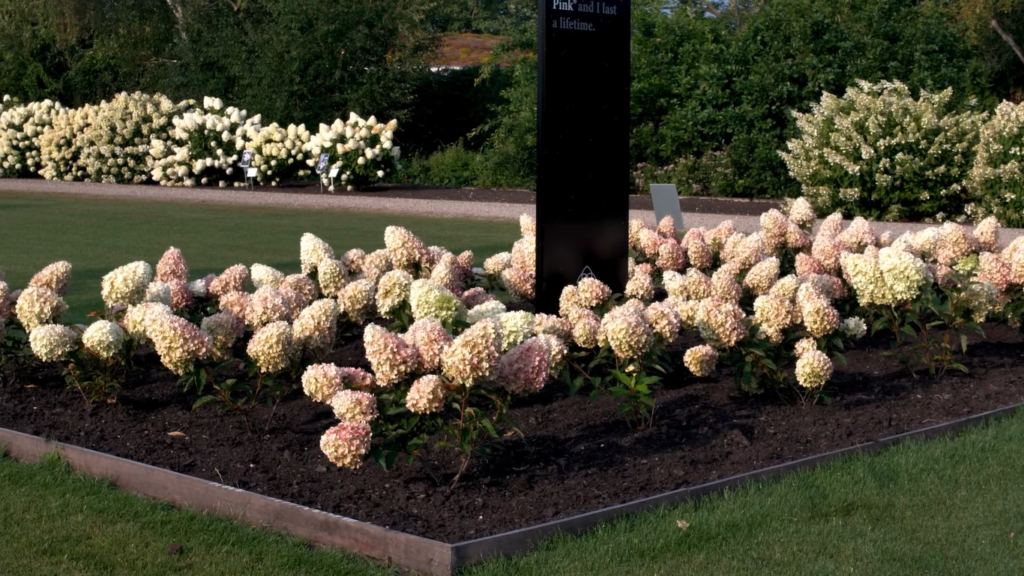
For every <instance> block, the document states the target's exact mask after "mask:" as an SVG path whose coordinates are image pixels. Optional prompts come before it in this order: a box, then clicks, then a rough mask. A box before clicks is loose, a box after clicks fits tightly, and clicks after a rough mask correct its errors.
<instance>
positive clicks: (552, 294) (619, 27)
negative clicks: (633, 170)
mask: <svg viewBox="0 0 1024 576" xmlns="http://www.w3.org/2000/svg"><path fill="white" fill-rule="evenodd" d="M538 1H539V2H540V10H539V16H538V19H539V27H540V30H539V73H540V79H539V83H538V84H539V86H538V89H539V97H538V142H537V309H538V310H539V311H543V312H557V310H558V297H559V295H560V294H561V292H562V288H564V287H565V286H566V285H568V284H574V283H575V282H576V281H577V279H578V278H579V277H580V276H581V275H583V274H584V272H585V271H587V272H590V273H592V274H593V275H594V276H595V277H597V279H599V280H601V281H602V282H605V283H606V284H608V285H609V286H610V287H611V288H612V290H614V291H616V292H621V291H622V290H623V289H624V288H625V285H626V280H627V277H626V274H627V273H626V259H627V257H628V234H629V229H628V226H629V225H628V220H629V195H628V194H629V192H628V191H629V105H630V102H629V85H630V66H629V60H630V0H538ZM588 269H589V270H588Z"/></svg>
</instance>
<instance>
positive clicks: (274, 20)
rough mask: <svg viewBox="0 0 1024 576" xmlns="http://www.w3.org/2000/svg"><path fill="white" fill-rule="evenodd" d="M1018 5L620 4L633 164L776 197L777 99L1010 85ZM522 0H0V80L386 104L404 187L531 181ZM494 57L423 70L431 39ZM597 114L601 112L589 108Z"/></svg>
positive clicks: (378, 109) (296, 117) (37, 90)
mask: <svg viewBox="0 0 1024 576" xmlns="http://www.w3.org/2000/svg"><path fill="white" fill-rule="evenodd" d="M1022 13H1024V0H856V1H851V0H839V1H836V0H773V1H770V2H769V1H767V0H742V1H738V0H732V1H730V2H725V1H718V0H707V1H696V0H675V1H673V0H634V2H633V28H634V36H633V71H634V72H633V103H632V117H633V137H632V142H631V150H632V154H633V158H632V163H633V166H632V167H623V169H624V170H625V169H629V168H635V167H636V166H637V165H642V164H646V165H648V166H649V167H657V168H660V169H661V171H660V172H659V173H658V174H659V177H660V178H662V179H665V180H669V181H675V182H677V183H678V184H680V185H681V187H682V188H683V189H684V191H689V190H690V188H691V187H692V186H693V185H697V186H696V190H695V192H697V193H714V194H719V195H727V196H785V195H793V194H795V193H796V192H797V190H798V186H797V184H796V182H795V181H793V180H792V179H791V178H790V177H789V176H788V174H787V173H786V170H785V166H784V164H783V163H782V161H781V159H780V158H779V156H778V154H777V151H778V150H780V149H783V148H784V145H785V140H786V139H787V138H790V137H793V136H794V135H795V130H794V123H793V120H792V117H791V115H790V111H791V110H801V111H806V110H808V109H809V107H810V103H812V102H815V101H817V100H818V99H819V98H820V96H821V92H822V91H823V90H825V91H830V92H833V93H836V94H842V93H843V92H844V90H845V88H846V87H847V86H849V85H851V84H852V83H853V81H854V80H855V79H864V80H869V81H878V80H882V79H898V80H901V81H903V82H905V83H906V84H907V85H908V86H909V87H910V88H911V89H912V90H914V91H915V92H916V91H917V90H920V89H928V90H940V89H943V88H946V87H952V88H953V89H954V94H955V98H957V101H958V103H964V102H966V101H967V99H968V98H970V97H977V98H978V99H979V101H980V103H981V104H982V106H985V107H988V108H991V107H992V106H994V104H995V103H997V102H998V101H1000V100H1002V99H1005V98H1009V99H1017V100H1019V99H1021V98H1024V63H1022V62H1020V60H1018V59H1017V58H1016V57H1015V55H1014V54H1013V52H1012V51H1011V50H1010V49H1009V47H1008V46H1007V45H1006V44H1005V43H1004V42H1003V41H1002V40H1001V39H1000V38H999V36H998V35H997V34H996V33H995V32H994V30H992V29H991V28H990V27H989V26H988V22H989V20H990V19H991V18H998V19H999V21H1000V22H1001V24H1002V26H1003V28H1004V29H1005V30H1006V31H1007V32H1008V33H1010V34H1011V35H1012V36H1014V37H1015V38H1016V39H1017V40H1018V43H1022V42H1024V18H1021V17H1020V14H1022ZM536 30H537V23H536V1H535V0H388V1H387V2H382V1H380V0H33V1H32V2H26V1H24V0H0V92H2V93H9V94H12V95H15V96H18V97H20V98H22V99H23V100H35V99H42V98H52V99H56V100H59V101H61V102H62V103H63V104H65V105H68V106H78V105H81V104H83V103H86V102H96V101H98V100H101V99H104V98H109V97H110V96H112V95H113V94H115V93H117V92H120V91H123V90H128V91H134V90H143V91H149V92H156V91H159V92H164V93H166V94H167V95H169V96H170V97H171V98H174V99H184V98H199V97H202V96H204V95H213V96H218V97H220V98H222V99H223V100H224V101H225V102H226V103H228V104H232V105H237V106H240V107H243V108H246V109H248V110H249V111H250V112H251V113H261V114H262V115H263V117H264V119H265V120H266V121H267V122H269V121H276V122H279V123H282V124H284V123H289V122H296V123H298V122H306V123H309V124H315V123H319V122H321V121H327V120H330V119H333V118H336V117H345V116H347V114H348V112H349V111H350V110H351V111H356V112H358V113H360V114H364V115H368V114H376V115H378V117H389V118H390V117H396V118H398V119H399V120H400V121H401V122H402V130H401V133H400V141H401V144H402V146H403V148H404V149H405V150H406V151H407V152H409V153H411V155H413V156H416V157H417V158H416V160H414V161H413V162H412V163H410V164H409V169H408V171H407V173H406V176H405V178H407V179H408V180H409V181H411V182H418V183H422V184H437V185H439V184H450V185H454V184H459V185H479V186H516V187H532V186H533V184H534V174H535V159H534V155H535V152H534V150H535V146H536V129H535V122H536V89H535V83H536V56H535V52H536V36H537V33H536ZM458 32H479V33H489V34H498V35H501V36H503V37H504V39H505V40H504V44H503V45H502V47H501V51H502V52H504V53H506V56H507V58H506V61H507V62H510V64H509V65H506V66H500V67H499V66H496V65H493V64H492V65H485V66H484V67H483V68H482V69H469V70H459V71H449V72H446V73H432V72H430V69H429V62H430V56H431V54H432V53H433V51H434V50H435V49H436V47H437V46H438V43H439V36H440V35H442V34H446V33H458ZM595 121H600V119H595Z"/></svg>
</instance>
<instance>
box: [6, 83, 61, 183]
mask: <svg viewBox="0 0 1024 576" xmlns="http://www.w3.org/2000/svg"><path fill="white" fill-rule="evenodd" d="M61 109H62V108H61V105H60V103H59V102H53V101H52V100H43V101H42V102H30V103H28V104H21V103H19V102H18V101H17V100H14V99H12V98H11V97H10V96H4V103H3V111H2V112H0V159H2V161H0V177H2V178H21V177H25V176H31V175H34V174H36V173H37V172H38V171H39V169H40V167H41V162H42V157H41V154H40V151H39V149H40V137H41V136H42V135H43V132H44V131H45V130H46V129H47V128H48V127H49V126H50V125H51V124H52V123H53V120H52V118H53V115H54V114H56V113H58V112H59V111H60V110H61Z"/></svg>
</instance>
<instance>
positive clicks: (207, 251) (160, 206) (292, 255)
mask: <svg viewBox="0 0 1024 576" xmlns="http://www.w3.org/2000/svg"><path fill="white" fill-rule="evenodd" d="M0 222H2V223H0V270H3V271H4V272H5V274H6V277H7V278H6V281H7V283H8V284H9V285H10V286H11V289H12V290H17V289H19V288H23V287H24V286H25V284H26V283H28V280H29V278H31V277H32V274H34V273H35V272H36V271H38V270H39V269H40V268H42V267H43V266H46V265H47V264H49V263H51V262H54V261H57V260H67V261H69V262H71V264H72V265H73V266H74V268H73V270H72V281H71V286H70V288H69V290H68V294H67V296H66V298H65V299H66V300H67V302H68V305H69V306H70V310H69V311H68V315H67V316H66V318H65V320H69V321H72V322H82V321H84V320H85V318H86V316H87V314H88V313H89V311H90V310H98V309H100V308H101V307H102V306H103V303H102V301H101V300H100V296H99V294H100V279H101V278H102V277H103V275H104V274H106V273H107V272H109V271H110V270H112V269H114V268H116V267H117V266H120V265H122V264H127V263H128V262H132V261H135V260H145V261H147V262H149V263H150V264H152V265H154V266H155V265H156V263H157V261H158V260H159V259H160V255H161V254H163V252H164V250H166V249H167V248H168V247H169V246H177V247H178V248H180V249H181V250H182V251H183V252H184V253H185V258H186V260H188V263H189V268H190V272H191V275H192V277H201V276H203V275H206V274H209V273H218V272H220V271H222V270H224V268H227V267H228V266H231V265H233V264H239V263H241V264H245V265H251V264H253V263H256V262H258V263H261V264H266V265H268V266H274V267H276V268H279V269H281V270H283V271H285V272H288V273H291V272H298V271H299V238H300V237H301V236H302V234H303V233H304V232H312V233H313V234H316V235H317V236H320V237H321V238H323V239H324V240H326V241H327V242H329V243H330V244H331V245H332V246H333V247H334V249H335V251H337V252H339V253H341V252H344V251H345V250H348V249H350V248H363V249H365V250H368V251H369V250H374V249H377V248H383V247H384V228H385V227H386V226H388V225H390V224H396V225H400V226H405V227H406V228H409V229H410V230H412V231H413V232H414V233H416V234H418V235H419V236H420V238H422V239H423V241H424V242H426V243H427V244H428V245H439V246H444V247H446V248H448V249H449V250H452V251H453V252H455V253H458V252H461V251H462V250H473V252H474V253H475V254H476V256H477V258H478V260H479V261H482V260H483V258H484V257H486V256H490V255H491V254H495V253H497V252H502V251H505V250H511V248H512V243H513V242H514V241H515V240H516V239H517V238H518V237H519V226H518V224H517V223H515V222H494V221H481V220H444V219H438V218H425V217H415V216H399V215H388V214H366V213H356V212H342V211H325V210H320V211H313V210H297V209H285V208H267V207H245V206H227V205H197V204H180V203H171V202H160V201H149V200H145V201H140V200H136V201H125V200H109V199H98V198H90V197H81V196H71V195H57V194H35V195H33V194H20V193H8V192H0Z"/></svg>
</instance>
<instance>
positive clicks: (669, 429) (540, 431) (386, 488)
mask: <svg viewBox="0 0 1024 576" xmlns="http://www.w3.org/2000/svg"><path fill="white" fill-rule="evenodd" d="M986 334H987V336H988V339H987V340H986V341H983V342H977V343H974V344H973V345H972V347H971V350H970V354H969V357H968V359H967V365H968V367H969V368H970V370H971V373H970V374H969V375H966V376H964V375H949V376H947V377H945V378H943V379H941V380H933V379H930V378H927V377H922V378H914V377H912V376H910V375H908V374H907V372H906V371H905V370H904V369H903V368H902V367H901V366H900V365H899V364H898V362H897V361H896V360H895V359H894V358H891V357H887V356H885V355H883V352H884V351H885V350H887V349H888V344H887V343H886V342H884V341H882V340H877V341H873V342H862V343H861V346H860V347H859V348H858V349H857V350H856V351H851V352H850V353H848V354H847V361H848V367H847V368H845V369H844V368H837V370H836V374H835V376H834V377H833V383H832V384H831V385H830V387H829V393H830V396H831V399H832V401H831V403H830V404H828V405H823V404H821V403H819V404H817V405H799V404H796V405H794V404H792V403H790V402H786V401H783V400H782V399H781V398H779V397H776V396H772V395H769V394H765V395H761V396H748V395H744V394H741V393H739V392H738V390H737V388H736V387H735V385H734V384H733V382H732V378H731V374H730V373H729V371H728V370H725V371H724V374H722V377H721V378H708V379H695V378H693V377H692V376H689V375H688V373H687V372H686V371H685V369H683V368H682V367H681V366H679V367H677V369H676V371H675V372H674V373H673V374H672V375H671V376H669V377H668V378H667V379H666V382H665V384H666V385H665V386H664V388H663V389H661V390H660V391H659V393H658V395H657V400H658V405H657V411H656V413H655V420H654V425H653V426H652V427H651V428H650V429H648V430H646V431H644V432H640V433H636V432H633V431H631V430H630V429H629V428H628V427H627V426H626V424H625V423H624V421H623V420H621V419H619V418H618V417H616V415H615V404H614V402H613V401H611V400H610V399H608V398H602V399H600V400H597V401H594V402H591V401H589V400H588V399H587V398H586V397H582V396H577V397H572V398H567V397H566V396H565V394H564V387H563V386H561V385H558V384H550V385H549V386H548V388H547V389H545V390H544V391H543V392H541V393H540V394H538V395H535V396H533V397H529V398H526V399H521V400H519V401H518V403H517V405H516V407H515V408H514V410H513V411H512V414H511V417H512V420H513V421H514V422H515V423H516V424H518V425H519V427H520V429H521V430H522V431H523V433H524V435H525V436H524V438H510V439H507V440H506V441H504V442H503V444H502V446H501V450H500V451H499V452H497V453H495V454H494V455H492V457H491V458H490V459H489V460H487V461H484V460H477V461H476V462H475V464H474V465H473V466H471V467H470V469H469V471H468V474H467V475H466V476H464V477H463V479H462V480H461V482H460V483H459V485H458V486H457V487H456V488H455V489H454V490H453V491H450V492H449V491H448V483H449V480H450V479H451V477H452V475H453V473H454V471H455V468H456V466H455V462H454V461H452V460H450V459H449V457H448V456H447V454H445V453H438V454H433V453H431V454H428V457H427V458H426V459H424V460H423V461H420V462H417V463H414V464H412V465H404V464H400V465H399V466H398V467H397V469H395V470H394V471H392V472H390V473H385V472H384V471H382V470H381V469H380V468H378V467H377V466H376V465H374V464H372V463H369V462H368V463H366V464H364V466H363V467H362V468H361V469H360V470H357V471H346V470H340V469H337V468H335V467H334V466H332V465H331V464H330V463H329V462H328V461H327V459H326V457H325V456H324V455H323V453H322V452H321V451H320V449H319V445H318V444H319V437H320V435H321V434H322V431H323V430H324V429H325V428H327V427H329V426H330V425H331V423H332V422H333V421H334V420H333V416H332V414H331V410H330V409H329V408H328V407H326V406H324V405H322V404H317V403H314V402H312V401H311V400H309V399H307V398H306V397H304V396H302V395H301V393H297V394H293V395H292V396H290V397H289V398H288V399H286V400H285V401H284V402H283V403H282V404H281V406H280V407H279V408H278V409H277V411H276V414H275V415H274V418H273V420H272V423H271V426H270V428H269V430H268V431H266V433H264V429H263V427H264V426H265V424H266V422H267V418H268V416H269V413H270V411H269V409H263V408H260V409H257V410H255V411H254V412H253V413H252V414H251V415H250V417H249V427H250V428H252V429H253V433H250V432H248V431H247V425H246V421H245V419H244V418H243V417H242V416H240V415H235V414H231V415H224V414H222V413H221V412H220V411H219V410H218V409H216V408H215V407H213V406H207V407H205V408H201V409H199V410H197V411H192V410H191V402H192V399H191V398H189V397H187V396H185V395H184V394H183V393H182V391H181V388H180V386H178V384H177V382H176V381H175V379H174V378H173V377H172V376H170V375H168V373H167V372H166V371H165V370H163V369H161V368H160V367H159V363H158V362H157V359H156V358H155V355H152V354H150V355H148V356H147V357H146V358H145V359H144V362H145V363H146V365H147V366H148V367H149V368H150V369H148V370H146V371H144V373H143V375H141V376H139V377H137V378H135V379H134V380H132V381H130V382H128V384H127V386H126V389H125V391H124V392H123V393H122V395H121V397H120V401H119V402H118V403H117V404H111V405H98V406H94V407H93V408H91V409H88V410H87V409H86V408H85V407H84V403H83V401H82V399H81V398H80V397H77V396H76V395H75V394H72V393H67V392H65V391H64V390H63V386H62V380H61V379H60V377H59V374H58V373H57V372H56V371H55V370H54V369H52V368H47V367H45V366H44V367H42V368H39V369H37V370H34V371H32V372H30V373H29V374H27V375H25V376H23V377H22V378H21V380H20V381H19V382H18V383H16V384H15V385H13V386H8V387H6V388H3V389H0V427H4V428H10V429H14V430H18V431H22V432H26V433H29V434H35V435H39V436H44V437H48V438H53V439H56V440H59V441H62V442H66V443H69V444H74V445H77V446H82V447H86V448H90V449H93V450H98V451H101V452H106V453H109V454H113V455H116V456H121V457H124V458H128V459H131V460H136V461H139V462H144V463H148V464H152V465H156V466H160V467H164V468H168V469H170V470H174V471H177V472H182V473H185V474H189V475H192V476H196V477H200V478H204V479H207V480H212V481H216V482H221V483H224V484H227V485H229V486H235V487H238V488H243V489H245V490H249V491H252V492H256V493H260V494H265V495H268V496H273V497H276V498H281V499H284V500H288V501H291V502H295V503H298V504H302V505H306V506H310V507H313V508H318V509H321V510H324V511H327V512H333V513H336V514H340V515H343V516H347V517H351V518H355V519H358V520H363V521H366V522H371V523H373V524H377V525H379V526H383V527H388V528H392V529H395V530H400V531H403V532H407V533H410V534H416V535H421V536H426V537H429V538H433V539H438V540H442V541H446V542H457V541H462V540H470V539H474V538H480V537H483V536H487V535H491V534H495V533H499V532H505V531H508V530H513V529H516V528H522V527H525V526H529V525H533V524H537V523H540V522H547V521H551V520H555V519H559V518H565V517H568V516H572V515H575V514H579V513H583V512H588V511H591V510H595V509H598V508H602V507H606V506H611V505H615V504H619V503H623V502H627V501H631V500H635V499H638V498H643V497H647V496H652V495H656V494H660V493H663V492H666V491H669V490H673V489H677V488H680V487H686V486H695V485H699V484H703V483H706V482H710V481H714V480H719V479H722V478H727V477H730V476H734V475H737V474H741V473H744V472H748V471H753V470H758V469H762V468H766V467H769V466H773V465H777V464H782V463H785V462H790V461H793V460H797V459H800V458H805V457H808V456H813V455H817V454H821V453H824V452H829V451H833V450H837V449H842V448H846V447H850V446H854V445H857V444H861V443H864V442H869V441H872V440H876V439H879V438H882V437H889V436H893V435H897V434H900V433H903V432H906V431H910V430H916V429H919V428H925V427H928V426H931V425H934V424H938V423H942V422H946V421H950V420H955V419H959V418H963V417H965V416H969V415H973V414H978V413H981V412H985V411H988V410H992V409H995V408H1000V407H1003V406H1007V405H1011V404H1016V403H1020V402H1022V401H1024V375H1022V374H1021V373H1020V370H1019V368H1018V366H1019V364H1020V361H1021V358H1022V355H1024V346H1022V345H1021V338H1020V336H1019V334H1018V333H1017V332H1016V331H1012V330H1009V329H1007V328H1005V327H1002V326H994V325H993V326H986ZM690 344H692V343H691V342H683V343H677V344H676V345H674V346H673V348H672V356H673V358H677V359H678V358H679V357H680V356H681V355H682V350H683V349H685V347H686V346H688V345H690ZM362 354H363V352H362V343H361V339H359V338H356V339H354V340H353V341H352V342H350V343H348V344H345V345H343V346H341V347H339V348H338V349H337V350H336V351H335V353H334V354H333V355H332V357H331V358H329V360H330V361H334V362H336V363H338V364H340V365H363V366H365V365H366V364H365V361H363V360H362ZM172 432H175V433H182V434H184V435H183V436H182V435H170V433H172Z"/></svg>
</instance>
